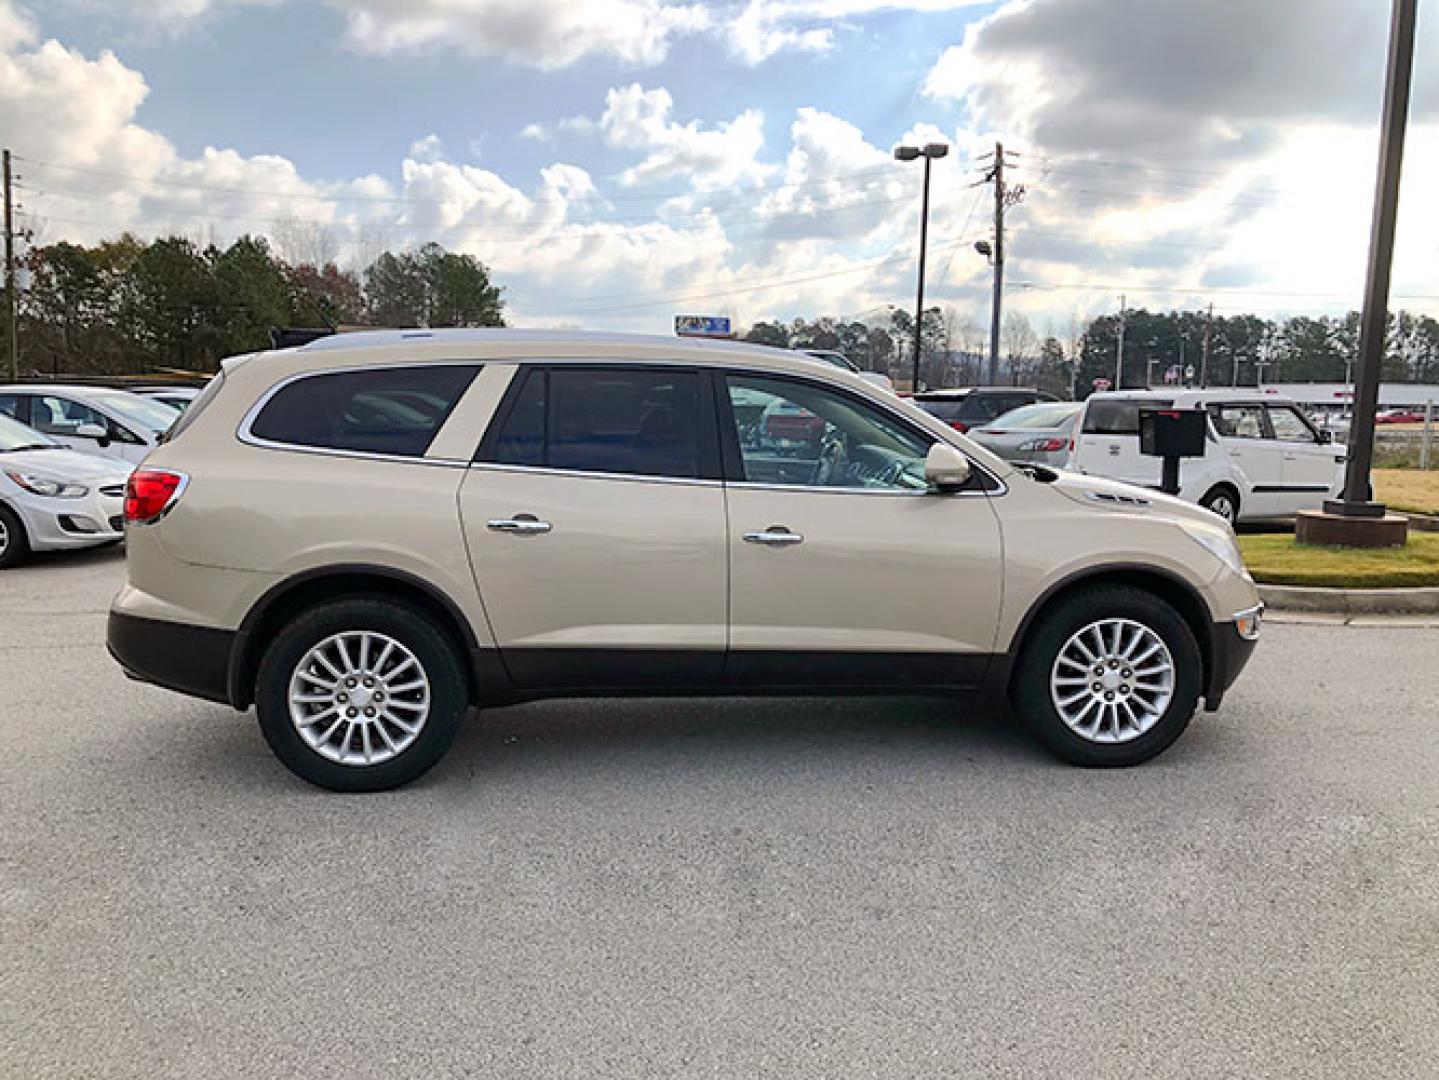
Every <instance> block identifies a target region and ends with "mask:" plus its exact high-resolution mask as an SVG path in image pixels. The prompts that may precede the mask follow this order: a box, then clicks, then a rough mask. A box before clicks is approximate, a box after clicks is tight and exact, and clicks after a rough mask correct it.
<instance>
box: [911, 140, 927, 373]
mask: <svg viewBox="0 0 1439 1080" xmlns="http://www.w3.org/2000/svg"><path fill="white" fill-rule="evenodd" d="M929 162H930V157H929V155H928V154H925V155H924V198H923V202H922V205H921V208H920V211H919V287H918V289H917V290H916V292H915V298H914V382H913V384H912V388H913V391H914V393H916V394H917V393H919V357H920V348H919V345H920V341H921V336H920V335H921V333H922V331H923V328H924V249H925V248H926V247H927V246H928V244H929Z"/></svg>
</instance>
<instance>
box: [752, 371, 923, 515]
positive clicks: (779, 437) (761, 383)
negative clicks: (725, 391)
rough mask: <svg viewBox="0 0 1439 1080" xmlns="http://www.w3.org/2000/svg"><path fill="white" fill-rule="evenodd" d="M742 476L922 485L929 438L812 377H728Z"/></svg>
mask: <svg viewBox="0 0 1439 1080" xmlns="http://www.w3.org/2000/svg"><path fill="white" fill-rule="evenodd" d="M726 382H727V384H728V387H729V400H730V407H731V409H732V410H733V412H734V419H735V428H736V433H737V435H738V437H739V449H740V457H741V459H742V461H743V463H744V478H745V480H746V481H747V482H749V483H753V484H787V485H799V486H803V487H822V488H848V489H859V490H881V491H883V490H891V491H924V490H925V486H926V485H925V479H924V459H925V455H926V454H927V453H928V452H929V447H930V441H931V440H929V439H926V438H925V437H924V436H922V435H919V434H917V433H915V432H912V431H910V430H909V429H908V428H906V427H904V426H903V425H901V424H900V423H898V422H897V421H895V420H892V419H890V418H889V417H887V416H885V415H884V413H883V412H881V411H880V410H878V409H873V408H871V407H869V406H868V405H865V404H864V403H862V402H860V401H858V400H856V399H854V398H851V397H848V396H847V395H843V394H837V393H834V392H832V391H830V390H827V389H825V388H823V387H819V386H815V385H813V384H811V383H805V382H798V381H791V380H789V379H766V378H759V377H753V376H747V375H732V376H728V377H727V379H726Z"/></svg>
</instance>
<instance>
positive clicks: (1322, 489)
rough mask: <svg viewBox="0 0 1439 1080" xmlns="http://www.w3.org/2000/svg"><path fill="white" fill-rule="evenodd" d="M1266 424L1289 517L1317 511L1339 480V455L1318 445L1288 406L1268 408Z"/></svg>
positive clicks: (1320, 444)
mask: <svg viewBox="0 0 1439 1080" xmlns="http://www.w3.org/2000/svg"><path fill="white" fill-rule="evenodd" d="M1269 423H1270V428H1271V430H1272V431H1273V432H1274V437H1275V440H1276V441H1277V442H1278V444H1279V446H1280V454H1281V457H1282V460H1283V485H1284V501H1285V504H1286V508H1287V512H1288V513H1291V514H1292V513H1297V512H1298V511H1300V510H1318V509H1319V508H1320V507H1321V506H1322V505H1323V502H1324V500H1325V498H1327V497H1328V496H1329V495H1330V494H1331V493H1332V492H1334V491H1335V485H1336V483H1337V481H1338V479H1339V465H1338V460H1337V459H1338V457H1339V452H1338V451H1336V450H1335V449H1334V447H1333V445H1332V444H1328V443H1321V442H1320V441H1319V436H1318V434H1317V433H1316V432H1315V430H1314V429H1313V428H1312V427H1310V425H1309V424H1307V423H1305V421H1304V418H1303V417H1301V416H1300V415H1299V413H1298V412H1297V411H1296V410H1295V409H1294V408H1293V407H1292V406H1289V405H1271V406H1269Z"/></svg>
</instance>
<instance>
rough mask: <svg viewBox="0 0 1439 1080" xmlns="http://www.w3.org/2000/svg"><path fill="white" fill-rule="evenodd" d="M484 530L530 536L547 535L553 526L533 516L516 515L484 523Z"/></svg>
mask: <svg viewBox="0 0 1439 1080" xmlns="http://www.w3.org/2000/svg"><path fill="white" fill-rule="evenodd" d="M485 528H487V529H491V530H493V531H495V532H505V533H520V534H522V535H530V534H535V533H547V532H549V531H550V529H551V528H553V526H552V525H551V524H550V523H549V522H548V521H541V520H540V519H539V518H537V517H535V515H534V514H516V515H515V516H514V517H509V518H496V519H495V520H494V521H487V522H485Z"/></svg>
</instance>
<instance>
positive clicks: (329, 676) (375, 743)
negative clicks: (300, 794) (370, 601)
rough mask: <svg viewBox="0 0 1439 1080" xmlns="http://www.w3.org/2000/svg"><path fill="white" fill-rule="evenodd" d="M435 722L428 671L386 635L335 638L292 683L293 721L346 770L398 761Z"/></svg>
mask: <svg viewBox="0 0 1439 1080" xmlns="http://www.w3.org/2000/svg"><path fill="white" fill-rule="evenodd" d="M429 715H430V680H429V676H428V675H427V674H426V673H425V669H424V666H423V665H422V664H421V663H420V661H419V659H418V658H417V657H416V656H415V654H414V653H412V652H411V651H410V650H409V649H407V648H405V646H404V645H402V644H400V642H398V641H396V640H395V639H394V638H392V637H389V636H388V635H385V634H379V633H375V632H374V631H370V630H349V631H346V632H344V633H341V634H332V635H331V636H330V637H327V638H325V639H324V640H323V641H321V642H320V643H319V644H317V645H316V646H315V647H314V648H312V649H311V650H310V651H309V652H307V653H306V654H305V655H304V656H303V657H301V658H300V662H299V663H298V664H296V665H295V671H294V674H293V675H291V676H290V722H291V723H293V724H294V725H295V730H296V731H298V732H299V733H300V737H301V738H302V739H304V740H305V742H306V743H307V744H308V745H309V747H310V749H312V750H314V751H315V752H316V753H317V754H320V755H321V756H322V757H326V758H329V759H330V760H331V761H334V762H338V763H339V764H341V765H360V766H365V765H379V764H381V763H382V762H386V761H389V760H390V759H391V758H393V757H397V756H398V755H400V754H402V753H404V752H405V750H407V749H408V748H409V746H410V744H411V743H413V742H414V741H415V740H416V739H417V738H419V735H420V732H421V731H422V730H423V729H424V726H425V721H426V720H427V719H429Z"/></svg>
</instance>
